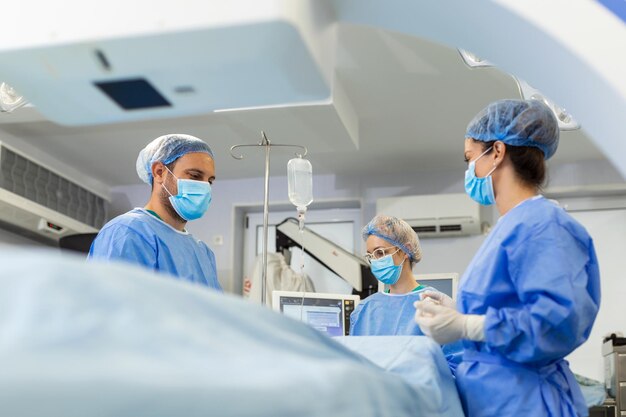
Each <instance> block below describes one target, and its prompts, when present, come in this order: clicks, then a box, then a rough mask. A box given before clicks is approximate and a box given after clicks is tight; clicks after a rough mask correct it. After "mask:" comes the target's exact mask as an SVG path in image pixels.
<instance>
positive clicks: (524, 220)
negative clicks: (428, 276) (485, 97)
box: [415, 100, 600, 417]
mask: <svg viewBox="0 0 626 417" xmlns="http://www.w3.org/2000/svg"><path fill="white" fill-rule="evenodd" d="M558 140H559V129H558V124H557V121H556V119H555V117H554V116H553V115H552V113H551V111H550V110H549V109H548V108H547V106H545V105H544V104H543V103H541V102H539V101H535V100H528V101H523V100H501V101H497V102H494V103H491V104H490V105H489V106H487V107H486V108H485V109H483V110H482V111H481V112H480V113H478V115H477V116H476V117H475V118H474V119H473V120H472V121H471V122H470V124H469V125H468V128H467V133H466V139H465V160H466V161H467V162H468V163H469V166H468V169H467V171H466V173H465V190H466V192H467V193H468V194H469V196H470V197H471V198H472V199H474V200H476V201H477V202H479V203H480V204H485V205H487V204H493V203H495V204H496V206H497V208H498V211H499V212H500V215H501V218H500V219H499V221H498V222H497V224H496V225H495V227H494V228H493V229H492V230H491V232H490V233H489V235H488V236H487V237H486V239H485V241H484V243H483V245H482V246H481V248H480V249H479V251H478V253H476V255H475V256H474V258H473V260H472V261H471V263H470V265H469V266H468V268H467V270H466V272H465V274H464V276H463V277H462V279H461V282H460V285H459V292H458V294H459V296H458V300H457V305H456V309H455V308H454V306H450V304H449V301H447V302H442V301H445V300H443V299H442V297H438V298H437V297H430V298H425V299H424V300H423V301H419V302H417V303H416V308H417V310H416V313H415V321H416V322H417V323H418V324H419V325H420V327H421V328H422V330H423V331H424V333H425V334H427V335H429V336H431V337H432V338H433V339H434V340H436V341H438V342H439V343H450V342H453V341H455V340H459V339H463V343H464V347H465V351H464V353H463V361H462V362H461V363H460V364H459V366H458V368H457V372H456V377H457V387H458V389H459V394H460V396H461V400H462V402H463V407H464V409H465V412H466V414H467V416H468V417H476V416H496V415H497V416H586V415H587V408H586V406H585V402H584V399H583V396H582V394H581V391H580V388H579V386H578V384H577V383H576V381H575V379H574V375H573V373H572V371H571V370H570V368H569V366H568V363H567V361H565V360H564V359H563V358H564V357H565V356H566V355H568V354H569V353H571V352H572V351H573V350H574V349H576V348H577V347H578V346H580V345H581V344H582V343H583V342H584V341H585V340H587V338H588V337H589V333H590V332H591V327H592V325H593V322H594V320H595V317H596V314H597V312H598V308H599V305H600V277H599V272H598V261H597V258H596V254H595V250H594V246H593V242H592V240H591V238H590V237H589V234H588V233H587V231H586V230H585V229H584V228H583V227H582V226H581V225H580V224H578V223H577V222H576V221H575V220H574V219H573V218H572V217H571V216H569V215H568V214H567V213H566V212H565V211H564V210H563V209H561V208H560V207H558V206H557V205H556V204H554V203H553V202H551V201H549V200H546V199H545V198H544V197H542V196H541V195H540V194H539V191H540V188H541V186H542V184H543V182H544V179H545V175H546V166H545V162H544V161H545V160H547V159H549V158H550V157H551V156H552V155H553V154H554V153H555V151H556V149H557V146H558Z"/></svg>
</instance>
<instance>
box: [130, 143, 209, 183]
mask: <svg viewBox="0 0 626 417" xmlns="http://www.w3.org/2000/svg"><path fill="white" fill-rule="evenodd" d="M192 152H203V153H206V154H209V155H210V156H211V158H213V151H211V148H210V147H209V145H207V144H206V143H205V142H204V141H203V140H201V139H198V138H196V137H195V136H191V135H183V134H179V133H175V134H170V135H163V136H160V137H158V138H156V139H155V140H153V141H152V142H150V143H149V144H148V145H147V146H146V147H145V148H143V149H142V150H141V152H139V156H138V157H137V175H139V178H141V180H142V181H143V182H145V183H148V184H152V164H153V163H155V162H157V161H160V162H162V163H163V164H165V165H168V164H171V163H172V162H174V161H175V160H177V159H178V158H180V157H181V156H183V155H185V154H188V153H192Z"/></svg>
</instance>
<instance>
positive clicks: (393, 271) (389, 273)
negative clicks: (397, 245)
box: [370, 249, 402, 285]
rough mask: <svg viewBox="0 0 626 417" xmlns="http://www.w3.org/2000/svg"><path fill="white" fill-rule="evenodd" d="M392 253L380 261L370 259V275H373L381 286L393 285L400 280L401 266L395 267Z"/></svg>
mask: <svg viewBox="0 0 626 417" xmlns="http://www.w3.org/2000/svg"><path fill="white" fill-rule="evenodd" d="M398 250H400V249H398ZM396 252H398V251H396ZM396 252H394V253H396ZM394 253H392V254H389V255H387V256H383V257H382V258H380V259H372V261H371V262H370V265H371V266H370V269H371V271H372V274H374V276H375V277H376V279H377V280H379V281H380V282H382V283H383V284H388V285H393V284H395V283H396V282H398V280H399V279H400V273H401V272H402V264H400V265H396V264H394V263H393V254H394Z"/></svg>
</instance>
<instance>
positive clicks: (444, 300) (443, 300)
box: [420, 290, 456, 310]
mask: <svg viewBox="0 0 626 417" xmlns="http://www.w3.org/2000/svg"><path fill="white" fill-rule="evenodd" d="M420 297H422V300H425V299H426V298H432V299H433V300H435V301H437V303H438V304H440V305H442V306H444V307H449V308H453V309H455V310H456V303H455V302H454V301H453V300H452V298H450V297H448V296H447V295H446V294H444V293H442V292H440V291H432V290H426V291H424V292H423V293H421V294H420Z"/></svg>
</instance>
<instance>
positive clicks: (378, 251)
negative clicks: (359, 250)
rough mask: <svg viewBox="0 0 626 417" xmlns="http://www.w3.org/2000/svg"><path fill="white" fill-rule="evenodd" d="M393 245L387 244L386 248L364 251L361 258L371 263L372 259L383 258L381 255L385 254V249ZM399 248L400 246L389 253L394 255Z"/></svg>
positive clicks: (391, 247)
mask: <svg viewBox="0 0 626 417" xmlns="http://www.w3.org/2000/svg"><path fill="white" fill-rule="evenodd" d="M395 247H396V246H388V247H386V248H378V249H375V250H374V252H372V253H366V254H365V255H364V256H363V258H364V259H365V261H366V262H367V263H372V259H374V260H379V259H380V258H383V257H385V256H387V250H388V249H393V248H395ZM399 250H400V248H398V249H396V251H395V252H394V253H391V254H390V255H395V254H396V253H397V252H398V251H399Z"/></svg>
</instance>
